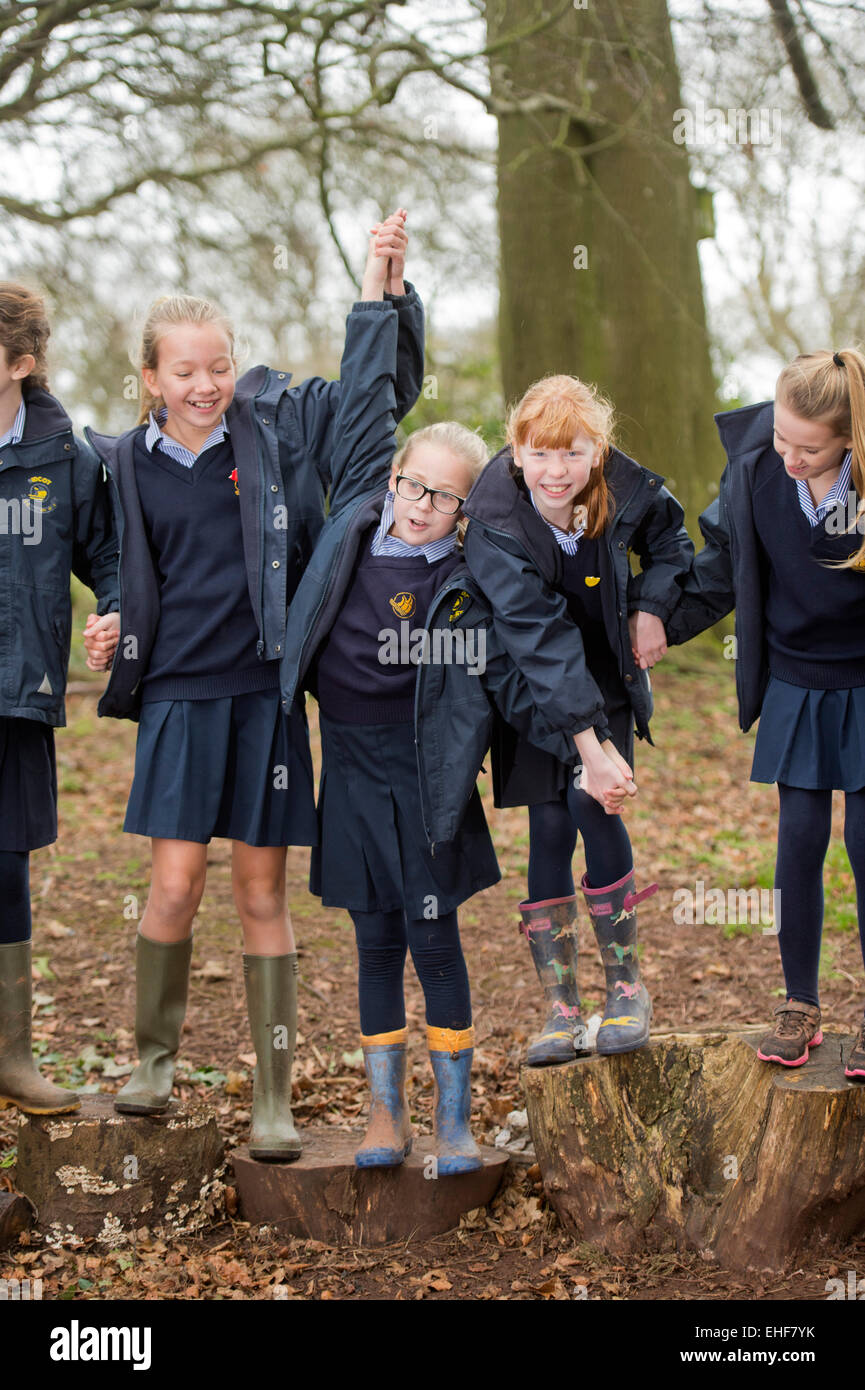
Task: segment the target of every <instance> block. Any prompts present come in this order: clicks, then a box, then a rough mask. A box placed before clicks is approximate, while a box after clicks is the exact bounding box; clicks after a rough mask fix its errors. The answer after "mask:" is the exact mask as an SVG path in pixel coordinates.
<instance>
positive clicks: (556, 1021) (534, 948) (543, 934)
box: [520, 894, 590, 1067]
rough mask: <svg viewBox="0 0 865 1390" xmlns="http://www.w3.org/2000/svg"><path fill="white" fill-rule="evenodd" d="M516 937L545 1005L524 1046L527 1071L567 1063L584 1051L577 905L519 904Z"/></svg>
mask: <svg viewBox="0 0 865 1390" xmlns="http://www.w3.org/2000/svg"><path fill="white" fill-rule="evenodd" d="M520 915H521V916H522V919H523V920H522V925H521V926H520V931H521V932H522V934H523V936H524V937H525V938H526V940H527V941H528V943H529V949H530V951H531V953H532V960H533V961H534V965H535V970H536V971H537V972H538V979H539V980H540V982H541V985H542V987H543V991H544V995H545V997H546V1000H547V1004H548V1005H549V1011H548V1013H547V1017H546V1021H545V1022H544V1026H543V1028H542V1029H541V1031H540V1034H539V1035H538V1037H537V1038H535V1040H534V1042H533V1043H531V1044H530V1045H529V1050H528V1053H527V1054H526V1061H527V1062H528V1064H529V1066H530V1067H546V1066H550V1065H551V1064H552V1063H554V1062H572V1061H573V1060H574V1058H575V1057H584V1056H586V1054H587V1053H588V1052H589V1051H590V1048H589V1040H588V1035H587V1033H586V1025H585V1023H584V1022H583V1017H582V1014H581V1013H580V996H579V993H578V992H577V899H576V895H574V894H572V895H571V897H569V898H547V899H545V901H543V902H537V903H520Z"/></svg>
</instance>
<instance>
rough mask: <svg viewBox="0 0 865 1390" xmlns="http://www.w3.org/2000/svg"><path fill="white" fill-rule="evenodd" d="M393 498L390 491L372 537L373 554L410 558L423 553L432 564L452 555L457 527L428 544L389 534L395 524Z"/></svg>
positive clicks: (401, 558) (402, 558) (392, 557)
mask: <svg viewBox="0 0 865 1390" xmlns="http://www.w3.org/2000/svg"><path fill="white" fill-rule="evenodd" d="M393 498H394V495H393V493H392V492H388V494H387V497H386V498H385V499H384V506H383V507H382V509H381V521H380V522H379V525H378V529H377V530H376V533H375V535H374V536H373V538H372V546H371V550H372V553H373V555H385V556H389V557H390V558H391V559H394V558H396V559H399V560H409V559H413V558H414V557H415V556H416V555H423V556H424V557H425V558H426V560H427V562H428V563H429V564H431V565H434V564H435V562H436V560H443V559H444V557H445V555H450V553H451V551H452V550H454V549H455V548H456V543H457V533H456V528H454V530H453V531H448V533H447V535H446V536H440V537H439V539H438V540H437V541H427V543H426V545H409V543H408V541H401V540H400V539H399V537H398V536H389V535H388V531H389V530H390V528H391V527H392V526H393Z"/></svg>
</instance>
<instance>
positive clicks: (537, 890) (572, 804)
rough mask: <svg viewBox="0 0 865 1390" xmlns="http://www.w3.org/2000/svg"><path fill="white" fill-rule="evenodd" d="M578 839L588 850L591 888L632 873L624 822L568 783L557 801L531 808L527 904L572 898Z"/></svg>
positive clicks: (631, 861) (587, 860) (632, 857)
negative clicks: (580, 839)
mask: <svg viewBox="0 0 865 1390" xmlns="http://www.w3.org/2000/svg"><path fill="white" fill-rule="evenodd" d="M578 834H580V835H582V837H583V844H584V846H585V850H586V874H587V876H588V880H589V886H590V887H592V888H606V886H607V884H609V883H617V882H618V881H619V879H620V878H624V876H625V874H627V873H630V871H631V869H632V868H633V867H634V856H633V852H632V850H631V841H630V839H629V838H628V832H627V830H626V829H625V822H624V820H623V819H622V817H621V816H608V815H607V813H606V811H605V810H604V808H603V806H600V805H599V804H598V802H597V801H595V800H594V798H593V797H591V796H589V794H588V792H583V791H578V790H577V788H576V787H575V786H574V785H573V783H572V781H569V782H568V789H567V792H563V793H562V796H561V798H560V799H559V800H558V801H544V802H542V803H541V804H540V805H538V806H530V807H529V884H528V892H529V898H528V900H529V902H532V903H535V902H543V901H544V900H545V899H546V898H568V897H570V896H571V894H572V893H573V891H574V877H573V873H572V871H571V860H572V858H573V855H574V850H575V849H576V846H577V835H578Z"/></svg>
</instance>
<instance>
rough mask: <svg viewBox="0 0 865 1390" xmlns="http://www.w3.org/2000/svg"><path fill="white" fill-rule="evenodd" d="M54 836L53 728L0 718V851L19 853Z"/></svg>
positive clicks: (38, 846) (44, 843) (55, 800)
mask: <svg viewBox="0 0 865 1390" xmlns="http://www.w3.org/2000/svg"><path fill="white" fill-rule="evenodd" d="M56 839H57V764H56V761H55V757H54V730H53V728H52V727H51V725H50V724H43V723H42V722H41V720H38V719H5V718H0V850H4V851H6V852H7V853H13V852H14V853H17V854H22V853H24V852H26V851H27V850H31V849H41V847H42V846H43V845H51V844H53V843H54V841H55V840H56Z"/></svg>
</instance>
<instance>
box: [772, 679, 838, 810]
mask: <svg viewBox="0 0 865 1390" xmlns="http://www.w3.org/2000/svg"><path fill="white" fill-rule="evenodd" d="M751 781H752V782H784V783H786V784H787V786H790V787H805V788H808V789H810V790H814V791H817V790H824V791H829V790H840V791H845V792H855V791H859V790H860V789H861V788H862V787H865V686H860V687H857V688H855V689H853V690H806V689H805V688H804V687H803V686H799V685H789V684H788V682H787V681H782V680H778V678H777V676H770V677H769V684H768V686H767V688H766V694H765V697H764V699H763V708H762V709H761V711H760V724H759V727H758V729H757V742H756V745H755V748H754V762H753V766H752V768H751Z"/></svg>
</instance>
